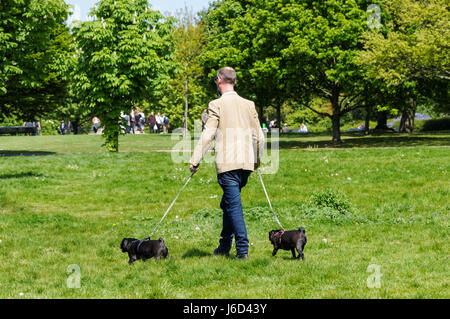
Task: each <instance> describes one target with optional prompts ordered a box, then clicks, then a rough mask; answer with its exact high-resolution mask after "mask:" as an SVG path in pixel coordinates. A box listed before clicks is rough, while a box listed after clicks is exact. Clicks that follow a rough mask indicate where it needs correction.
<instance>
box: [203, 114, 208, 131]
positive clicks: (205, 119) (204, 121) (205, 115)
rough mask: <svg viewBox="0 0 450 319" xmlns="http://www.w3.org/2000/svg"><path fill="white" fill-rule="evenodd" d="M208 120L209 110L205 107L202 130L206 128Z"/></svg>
mask: <svg viewBox="0 0 450 319" xmlns="http://www.w3.org/2000/svg"><path fill="white" fill-rule="evenodd" d="M207 121H208V112H207V111H206V109H204V110H203V113H202V131H203V130H204V129H205V125H206V122H207Z"/></svg>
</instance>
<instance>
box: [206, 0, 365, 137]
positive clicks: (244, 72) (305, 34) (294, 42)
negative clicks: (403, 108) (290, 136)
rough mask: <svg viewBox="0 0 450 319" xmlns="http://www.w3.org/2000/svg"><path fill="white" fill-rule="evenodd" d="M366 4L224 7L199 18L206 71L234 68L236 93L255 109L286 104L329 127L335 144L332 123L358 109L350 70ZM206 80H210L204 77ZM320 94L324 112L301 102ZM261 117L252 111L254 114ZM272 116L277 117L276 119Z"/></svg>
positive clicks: (265, 0) (261, 2) (360, 82)
mask: <svg viewBox="0 0 450 319" xmlns="http://www.w3.org/2000/svg"><path fill="white" fill-rule="evenodd" d="M371 2H372V1H343V0H339V1H338V0H327V1H313V0H308V1H301V2H299V1H292V0H281V1H278V0H277V1H276V0H248V1H233V0H224V1H223V2H215V3H213V4H212V5H211V7H210V9H209V11H208V12H207V13H206V18H207V25H208V26H209V29H208V34H209V38H208V48H209V50H208V51H209V53H208V54H205V55H204V56H205V61H206V62H207V63H206V65H207V66H208V69H209V70H213V69H214V68H217V67H218V64H219V63H221V64H231V65H232V66H236V69H237V73H238V79H241V80H240V81H239V82H238V88H239V89H240V90H242V91H244V92H245V93H247V95H248V96H250V97H254V98H255V100H256V101H257V104H259V105H260V108H262V106H267V105H270V104H275V105H276V106H277V107H280V105H281V104H282V102H283V100H286V99H294V100H296V101H298V102H299V103H298V104H301V105H306V106H307V107H309V109H310V110H312V111H314V112H316V113H317V114H319V115H321V116H324V117H328V118H330V119H331V120H332V127H333V138H332V139H333V141H334V142H340V141H341V137H340V118H341V117H342V115H344V114H346V113H348V112H351V111H353V110H354V109H356V108H358V107H361V106H362V105H363V104H362V103H361V100H362V96H363V93H364V89H365V87H366V85H367V83H366V82H365V81H364V77H363V76H362V72H360V69H359V67H358V65H356V63H355V57H356V56H357V54H358V52H359V51H360V50H361V49H362V44H361V43H360V42H359V41H360V39H362V34H363V32H364V31H365V30H366V29H367V13H366V8H367V5H368V4H369V3H371ZM209 76H211V73H210V74H209ZM317 94H320V95H322V96H324V97H326V98H327V99H328V100H329V101H330V105H331V112H321V111H318V110H316V109H314V108H313V107H311V106H310V105H309V103H308V101H311V100H312V97H313V96H316V95H317ZM261 111H262V109H260V114H261V113H262V112H261ZM277 113H278V114H280V111H279V110H278V112H277Z"/></svg>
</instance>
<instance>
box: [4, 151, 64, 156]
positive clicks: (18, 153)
mask: <svg viewBox="0 0 450 319" xmlns="http://www.w3.org/2000/svg"><path fill="white" fill-rule="evenodd" d="M55 154H56V153H55V152H42V151H20V150H19V151H5V150H0V157H2V156H5V157H7V156H46V155H55Z"/></svg>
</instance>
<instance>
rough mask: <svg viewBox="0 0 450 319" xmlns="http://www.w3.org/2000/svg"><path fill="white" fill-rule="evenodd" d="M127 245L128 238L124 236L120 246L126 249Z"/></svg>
mask: <svg viewBox="0 0 450 319" xmlns="http://www.w3.org/2000/svg"><path fill="white" fill-rule="evenodd" d="M126 245H127V239H126V238H124V239H122V241H121V242H120V248H121V249H122V250H124V249H125V247H126Z"/></svg>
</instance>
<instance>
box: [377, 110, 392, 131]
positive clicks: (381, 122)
mask: <svg viewBox="0 0 450 319" xmlns="http://www.w3.org/2000/svg"><path fill="white" fill-rule="evenodd" d="M375 129H376V130H388V129H389V127H388V126H387V112H386V111H383V112H378V114H377V126H376V127H375Z"/></svg>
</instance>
